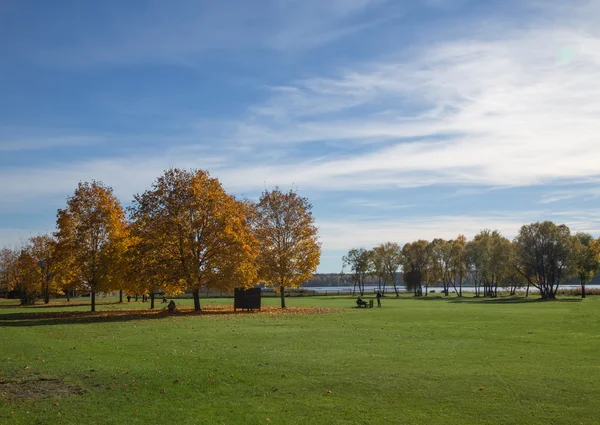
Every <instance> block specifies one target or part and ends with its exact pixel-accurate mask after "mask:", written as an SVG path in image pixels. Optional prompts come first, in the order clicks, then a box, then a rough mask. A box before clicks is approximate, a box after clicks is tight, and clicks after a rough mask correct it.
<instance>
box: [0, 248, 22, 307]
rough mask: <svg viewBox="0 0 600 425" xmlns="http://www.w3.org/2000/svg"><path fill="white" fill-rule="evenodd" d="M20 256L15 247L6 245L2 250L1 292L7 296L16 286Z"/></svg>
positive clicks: (0, 256) (0, 253)
mask: <svg viewBox="0 0 600 425" xmlns="http://www.w3.org/2000/svg"><path fill="white" fill-rule="evenodd" d="M18 256H19V252H18V251H17V250H15V249H12V248H8V247H4V248H2V249H1V250H0V294H4V296H5V297H7V298H8V294H9V292H10V291H12V290H13V288H14V286H15V281H16V278H17V264H18Z"/></svg>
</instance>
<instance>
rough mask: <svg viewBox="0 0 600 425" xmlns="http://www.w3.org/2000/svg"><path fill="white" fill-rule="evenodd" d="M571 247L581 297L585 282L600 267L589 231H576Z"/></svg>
mask: <svg viewBox="0 0 600 425" xmlns="http://www.w3.org/2000/svg"><path fill="white" fill-rule="evenodd" d="M573 248H574V251H575V252H574V255H575V258H574V261H575V269H576V273H577V276H578V277H579V282H580V285H581V298H585V285H586V283H587V282H589V281H590V280H592V279H593V278H594V276H595V275H596V273H598V270H599V269H600V264H599V263H598V258H597V253H596V250H595V240H594V238H593V237H592V235H590V234H589V233H584V232H577V233H576V234H575V236H573Z"/></svg>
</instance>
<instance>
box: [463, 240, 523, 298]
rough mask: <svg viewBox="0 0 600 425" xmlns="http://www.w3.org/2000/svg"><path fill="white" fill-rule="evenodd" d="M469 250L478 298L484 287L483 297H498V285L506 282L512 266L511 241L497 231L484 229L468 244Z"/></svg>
mask: <svg viewBox="0 0 600 425" xmlns="http://www.w3.org/2000/svg"><path fill="white" fill-rule="evenodd" d="M467 250H468V254H467V255H468V259H469V263H470V271H471V276H472V278H473V280H474V281H475V284H476V296H479V295H480V292H479V289H480V285H483V296H491V297H496V296H497V295H498V285H499V284H500V283H501V282H504V281H505V279H506V277H507V275H508V273H509V271H510V267H511V266H512V264H511V261H510V250H511V247H510V241H509V240H508V239H506V238H505V237H503V236H502V235H501V234H500V232H498V231H497V230H494V231H491V230H488V229H484V230H482V231H481V232H479V233H478V234H477V235H475V237H474V238H473V240H472V241H470V242H469V243H468V246H467Z"/></svg>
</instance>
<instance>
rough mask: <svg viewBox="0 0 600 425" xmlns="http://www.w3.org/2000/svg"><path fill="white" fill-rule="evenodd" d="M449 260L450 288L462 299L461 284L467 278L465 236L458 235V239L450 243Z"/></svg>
mask: <svg viewBox="0 0 600 425" xmlns="http://www.w3.org/2000/svg"><path fill="white" fill-rule="evenodd" d="M450 243H451V245H452V248H451V259H450V273H451V275H452V281H451V283H452V286H453V287H454V292H456V293H457V294H458V296H459V297H462V284H463V282H464V280H465V279H466V277H467V273H468V269H467V261H466V255H467V238H466V237H465V235H458V237H457V238H456V239H454V240H452V241H451V242H450ZM457 280H458V289H457V288H456V281H457Z"/></svg>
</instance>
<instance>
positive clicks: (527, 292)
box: [525, 282, 529, 298]
mask: <svg viewBox="0 0 600 425" xmlns="http://www.w3.org/2000/svg"><path fill="white" fill-rule="evenodd" d="M528 296H529V282H527V290H526V291H525V298H527V297H528Z"/></svg>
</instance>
